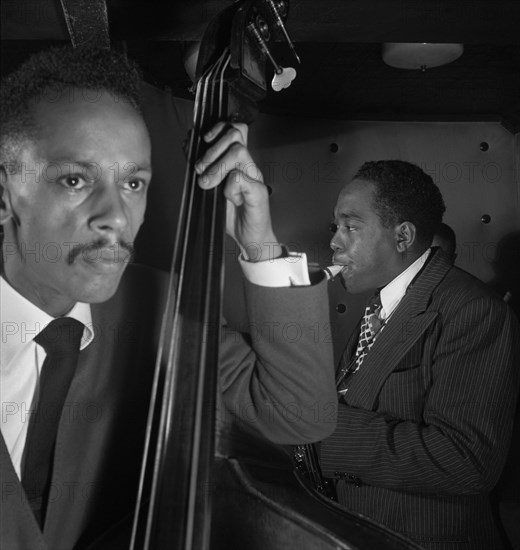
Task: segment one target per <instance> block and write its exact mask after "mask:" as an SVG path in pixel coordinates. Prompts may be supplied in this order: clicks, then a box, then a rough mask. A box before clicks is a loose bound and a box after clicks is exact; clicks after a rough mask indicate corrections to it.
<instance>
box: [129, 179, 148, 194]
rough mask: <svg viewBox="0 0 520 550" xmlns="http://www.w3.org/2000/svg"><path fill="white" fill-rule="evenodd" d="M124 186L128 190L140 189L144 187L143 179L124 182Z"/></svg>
mask: <svg viewBox="0 0 520 550" xmlns="http://www.w3.org/2000/svg"><path fill="white" fill-rule="evenodd" d="M125 187H126V188H127V189H130V191H140V190H141V189H142V188H143V187H144V181H143V180H140V179H136V180H130V181H127V182H125Z"/></svg>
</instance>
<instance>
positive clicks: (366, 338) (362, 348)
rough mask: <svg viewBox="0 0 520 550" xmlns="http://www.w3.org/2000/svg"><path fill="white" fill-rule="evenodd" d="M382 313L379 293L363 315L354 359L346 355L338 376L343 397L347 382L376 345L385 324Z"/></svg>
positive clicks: (338, 383) (337, 385)
mask: <svg viewBox="0 0 520 550" xmlns="http://www.w3.org/2000/svg"><path fill="white" fill-rule="evenodd" d="M380 311H381V298H380V296H379V293H377V294H374V296H372V298H371V299H370V300H369V302H368V306H367V307H366V308H365V314H364V315H363V322H362V323H361V330H360V332H359V339H358V345H357V348H356V353H355V355H354V358H353V359H351V358H350V357H347V356H346V355H344V356H343V358H342V365H341V368H340V369H339V371H338V373H337V375H336V387H337V389H338V393H339V394H340V395H343V394H344V393H345V392H346V391H347V390H346V389H345V386H346V384H347V380H348V379H349V377H350V375H351V374H352V373H353V372H356V371H357V370H358V369H359V367H360V365H361V363H362V362H363V359H364V358H365V355H366V354H367V353H368V351H369V350H370V348H371V347H372V345H373V344H374V338H375V336H376V334H377V333H378V332H379V331H380V330H381V327H382V326H383V322H382V321H381V320H380V319H379V313H380Z"/></svg>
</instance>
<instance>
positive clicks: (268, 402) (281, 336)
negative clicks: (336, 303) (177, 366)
mask: <svg viewBox="0 0 520 550" xmlns="http://www.w3.org/2000/svg"><path fill="white" fill-rule="evenodd" d="M245 286H246V301H247V312H248V319H249V325H248V327H247V328H248V331H247V332H248V333H247V334H242V333H238V332H235V331H233V330H230V329H229V328H228V327H226V326H224V327H223V329H222V338H221V352H220V385H221V389H222V396H223V405H224V411H219V414H220V415H222V414H223V413H224V414H231V415H232V417H233V419H234V420H235V421H236V420H237V419H238V421H240V422H243V423H245V424H246V425H247V426H249V427H252V428H253V429H254V430H256V431H259V432H260V433H261V434H262V435H264V436H265V437H266V438H267V439H269V440H271V441H273V442H275V443H283V444H298V443H306V442H313V441H317V440H320V439H323V438H324V437H327V436H328V435H330V434H331V433H332V432H333V430H334V428H335V422H336V414H337V399H336V390H335V384H334V360H333V349H332V341H331V339H330V332H328V331H327V330H326V328H328V326H329V325H328V323H329V310H328V297H327V288H326V281H325V280H324V279H323V280H322V281H321V282H319V283H318V284H315V285H312V286H306V287H290V288H269V287H261V286H258V285H254V284H252V283H250V282H248V281H245ZM327 334H328V335H329V337H328V338H327Z"/></svg>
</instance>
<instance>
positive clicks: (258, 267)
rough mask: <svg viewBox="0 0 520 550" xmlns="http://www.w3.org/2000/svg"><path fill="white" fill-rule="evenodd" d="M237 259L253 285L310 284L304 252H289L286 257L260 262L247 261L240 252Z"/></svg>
mask: <svg viewBox="0 0 520 550" xmlns="http://www.w3.org/2000/svg"><path fill="white" fill-rule="evenodd" d="M238 261H239V262H240V265H241V266H242V271H243V272H244V275H245V277H246V279H247V280H248V281H249V282H250V283H253V284H255V285H259V286H270V287H283V286H309V285H310V284H311V281H310V279H309V270H308V268H307V255H306V254H305V253H301V254H299V253H296V252H289V256H288V257H284V258H275V259H274V260H265V261H262V262H248V261H247V260H244V257H243V256H242V254H240V256H239V258H238Z"/></svg>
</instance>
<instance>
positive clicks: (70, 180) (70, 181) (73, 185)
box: [61, 176, 85, 189]
mask: <svg viewBox="0 0 520 550" xmlns="http://www.w3.org/2000/svg"><path fill="white" fill-rule="evenodd" d="M61 181H62V183H63V185H65V187H69V188H70V189H82V188H83V187H84V186H85V180H84V179H83V178H82V177H80V176H65V177H64V178H62V180H61Z"/></svg>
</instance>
